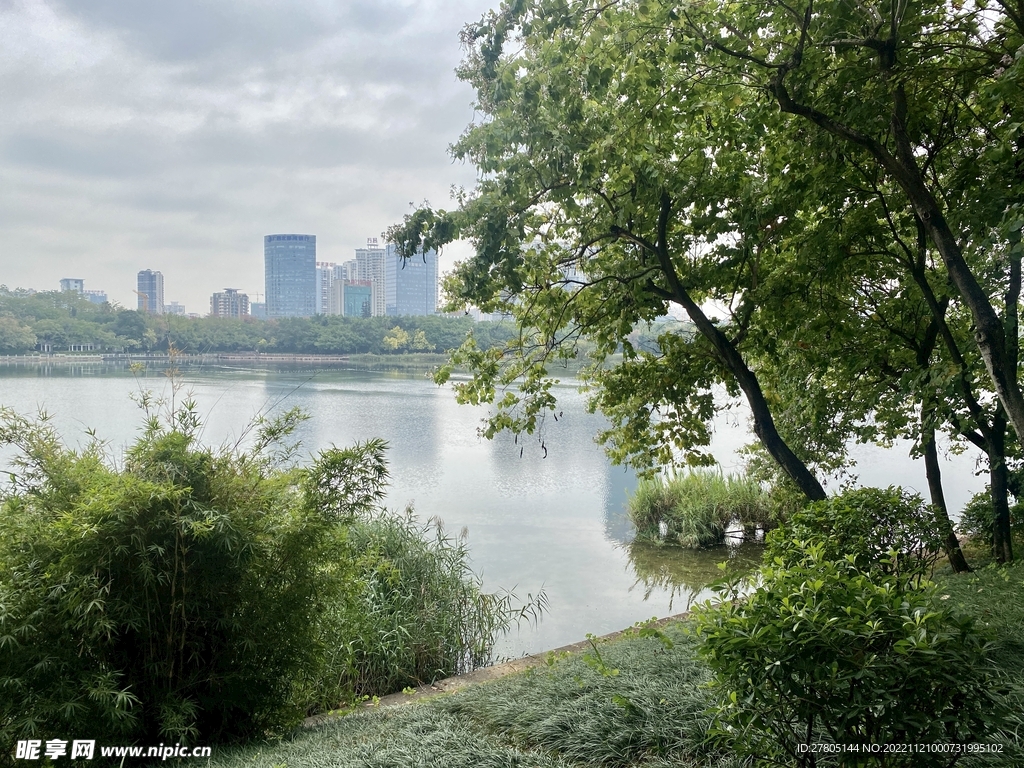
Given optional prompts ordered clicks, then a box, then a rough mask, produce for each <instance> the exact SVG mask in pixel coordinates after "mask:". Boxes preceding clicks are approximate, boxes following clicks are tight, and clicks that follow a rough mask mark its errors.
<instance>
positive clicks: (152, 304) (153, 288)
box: [135, 269, 164, 315]
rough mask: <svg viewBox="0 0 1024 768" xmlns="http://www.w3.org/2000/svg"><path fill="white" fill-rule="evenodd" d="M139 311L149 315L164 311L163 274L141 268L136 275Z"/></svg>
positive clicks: (159, 313) (160, 313)
mask: <svg viewBox="0 0 1024 768" xmlns="http://www.w3.org/2000/svg"><path fill="white" fill-rule="evenodd" d="M138 286H139V289H138V290H137V291H135V294H136V296H138V297H139V312H148V313H149V314H151V315H162V314H163V313H164V276H163V274H162V273H160V272H156V271H154V270H152V269H143V270H142V271H141V272H139V275H138Z"/></svg>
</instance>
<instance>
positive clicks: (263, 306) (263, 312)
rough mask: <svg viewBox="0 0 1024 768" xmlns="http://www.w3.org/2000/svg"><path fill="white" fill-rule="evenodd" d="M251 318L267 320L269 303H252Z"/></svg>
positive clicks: (250, 308) (250, 307) (250, 304)
mask: <svg viewBox="0 0 1024 768" xmlns="http://www.w3.org/2000/svg"><path fill="white" fill-rule="evenodd" d="M249 316H250V317H258V318H259V319H260V320H266V319H267V303H266V302H265V301H250V302H249Z"/></svg>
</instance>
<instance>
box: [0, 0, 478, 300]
mask: <svg viewBox="0 0 1024 768" xmlns="http://www.w3.org/2000/svg"><path fill="white" fill-rule="evenodd" d="M490 5H491V2H489V0H487V1H485V0H480V1H477V0H449V1H448V2H445V3H439V2H427V1H425V0H422V1H420V0H413V1H412V2H387V1H386V0H384V1H382V2H379V3H368V2H367V3H363V2H337V3H333V2H330V1H328V2H325V3H317V4H315V5H314V4H310V5H309V6H305V5H301V4H299V5H296V4H289V3H283V2H274V0H272V1H271V2H269V3H265V4H260V5H259V6H258V7H252V6H248V5H244V4H240V3H235V2H232V1H231V0H227V2H225V3H222V4H217V6H216V7H214V6H200V5H196V4H191V3H185V4H182V5H174V6H166V7H160V8H151V9H146V10H143V9H142V8H141V7H138V6H136V5H133V4H130V3H124V2H122V1H121V0H111V2H105V3H100V4H70V3H66V2H64V1H63V0H45V1H44V0H26V1H25V2H23V3H17V4H8V5H4V6H3V8H0V40H2V41H3V45H0V88H3V90H4V93H5V98H6V100H7V101H6V105H7V109H5V110H4V113H3V115H0V177H2V179H3V182H4V183H3V184H0V210H3V211H4V212H5V214H4V216H3V217H2V218H0V228H2V231H3V233H4V238H2V240H0V241H2V242H3V244H4V245H3V247H2V248H0V283H4V284H6V285H8V286H9V287H10V288H12V289H13V288H17V287H23V288H34V289H36V290H53V289H54V288H52V287H51V286H55V285H56V284H57V281H58V280H59V279H61V278H64V277H83V278H84V279H86V281H87V283H88V284H89V285H91V286H98V287H101V288H102V289H103V290H105V291H106V292H107V294H108V297H109V299H110V300H111V301H114V302H116V303H118V304H120V305H122V306H125V307H134V306H135V305H136V303H137V297H136V295H135V294H134V293H133V289H134V288H135V282H134V276H135V275H136V274H137V273H138V272H139V271H140V270H143V269H153V270H158V271H160V272H162V274H163V275H164V279H165V283H166V291H167V299H172V300H174V301H177V302H179V304H184V305H185V306H186V307H187V308H188V309H189V311H198V312H200V313H205V311H206V308H207V307H208V302H209V299H210V296H211V293H212V292H214V291H216V290H219V289H220V288H221V287H223V286H225V285H231V286H238V287H239V288H240V289H241V290H244V291H245V292H247V293H248V294H249V295H250V297H252V298H256V294H258V293H259V294H262V293H263V290H262V288H261V286H262V284H263V264H262V258H261V256H262V254H261V253H260V252H259V249H258V246H255V245H254V243H258V236H259V235H262V234H263V233H265V232H286V231H287V232H293V231H299V232H316V233H317V235H318V236H319V238H320V250H319V251H318V258H319V260H321V261H327V262H339V263H340V262H344V261H347V260H350V259H351V253H352V251H353V250H354V249H355V248H357V247H359V246H360V245H361V244H362V243H363V242H364V241H365V239H366V237H367V235H370V236H374V235H376V236H379V235H380V233H381V232H382V231H383V230H384V229H385V228H386V227H388V226H389V225H390V224H392V223H395V222H397V221H399V220H401V218H402V216H403V215H404V214H405V213H407V212H408V211H409V210H410V207H409V205H410V203H411V202H415V203H416V204H419V202H421V201H422V200H424V199H428V200H430V201H431V202H433V203H434V204H436V205H441V206H445V205H448V204H449V202H450V201H449V189H450V187H451V186H452V185H456V186H459V185H470V184H472V183H473V180H474V179H475V172H474V169H473V168H472V167H471V166H467V165H463V164H453V163H452V162H451V159H450V158H449V157H448V155H447V151H446V148H447V146H448V144H449V143H450V142H451V141H452V140H453V139H454V138H455V137H457V136H458V135H459V134H460V133H461V132H462V130H463V129H464V128H465V126H466V125H467V124H468V123H469V122H471V121H472V119H473V107H472V99H473V95H472V90H471V89H470V88H469V87H468V86H466V85H464V84H462V83H460V82H459V81H458V80H457V78H456V77H455V75H454V73H453V70H454V68H455V66H457V64H458V62H459V59H460V57H461V50H460V46H459V39H458V33H459V30H460V29H461V27H462V26H463V25H464V24H465V23H466V22H469V21H472V20H475V19H477V18H479V17H480V15H481V14H482V13H483V12H484V11H486V10H487V8H488V7H490ZM197 30H199V31H200V32H199V33H197ZM381 51H386V54H384V55H382V54H381ZM369 53H372V55H368V54H369ZM460 248H462V249H463V250H462V251H461V252H460ZM465 254H466V249H465V247H464V246H454V247H452V248H450V249H446V251H445V253H443V254H442V255H441V271H442V272H443V271H445V270H446V269H447V268H449V267H450V265H451V263H452V262H453V261H454V260H455V259H457V258H464V257H465ZM196 275H203V276H204V277H203V279H201V280H197V279H196Z"/></svg>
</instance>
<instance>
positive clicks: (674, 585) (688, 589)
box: [625, 541, 764, 612]
mask: <svg viewBox="0 0 1024 768" xmlns="http://www.w3.org/2000/svg"><path fill="white" fill-rule="evenodd" d="M625 548H626V552H627V555H628V557H629V565H630V567H631V568H632V569H633V572H634V573H635V574H636V582H635V583H634V584H633V586H632V587H631V588H630V591H633V590H637V589H639V590H641V591H642V593H643V598H644V600H649V599H650V598H651V596H652V595H653V594H655V593H661V595H660V596H661V597H664V595H667V596H668V604H669V608H670V610H673V611H680V612H682V611H687V610H689V609H690V607H691V606H692V605H693V604H694V603H696V602H699V601H700V600H703V599H705V598H706V597H707V596H708V592H709V589H708V588H709V586H710V585H711V584H713V583H714V582H716V581H718V580H720V579H722V578H723V576H725V575H726V574H727V573H729V574H746V573H749V572H750V571H752V570H754V568H756V567H757V566H758V564H759V563H760V562H761V554H762V553H763V552H764V545H763V544H759V543H756V542H751V541H744V542H742V543H740V544H737V545H732V546H731V545H723V546H720V547H711V548H709V549H700V550H692V549H681V548H679V547H670V546H664V545H659V544H648V543H645V542H639V541H633V542H630V543H629V544H627V545H625ZM721 563H725V564H726V570H725V571H723V570H722V569H721V567H720V564H721Z"/></svg>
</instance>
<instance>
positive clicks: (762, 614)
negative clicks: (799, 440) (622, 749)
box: [697, 546, 999, 766]
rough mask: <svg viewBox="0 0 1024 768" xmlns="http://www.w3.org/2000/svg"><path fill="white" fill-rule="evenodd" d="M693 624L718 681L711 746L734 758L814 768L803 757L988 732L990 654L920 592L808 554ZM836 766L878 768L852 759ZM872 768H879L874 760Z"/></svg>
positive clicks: (906, 760)
mask: <svg viewBox="0 0 1024 768" xmlns="http://www.w3.org/2000/svg"><path fill="white" fill-rule="evenodd" d="M737 597H738V592H736V591H735V587H734V591H732V592H727V594H726V598H728V599H726V600H724V601H722V602H720V603H719V604H718V605H715V606H710V605H708V606H706V607H704V608H702V609H700V610H699V611H698V615H697V623H698V629H697V632H698V635H699V636H700V637H701V638H702V639H703V644H702V646H701V649H700V653H701V656H702V657H703V658H704V659H705V660H706V661H707V663H708V664H709V665H710V666H711V668H712V670H713V671H714V672H715V674H716V682H715V684H714V685H715V689H716V691H717V695H718V705H717V708H716V710H715V716H716V724H715V727H714V729H713V733H714V734H715V735H716V737H717V739H718V740H720V742H721V743H722V744H723V745H725V746H727V747H728V748H731V749H734V750H736V751H737V752H739V753H740V754H744V755H752V756H757V757H759V758H760V759H762V760H765V761H766V762H769V761H777V762H779V763H781V764H794V763H795V764H796V765H798V766H809V765H814V764H815V760H814V758H815V757H817V758H818V760H821V756H820V755H818V756H815V755H813V754H807V753H801V751H800V749H801V748H800V746H799V745H801V744H809V743H814V742H819V743H821V742H831V743H836V744H851V745H861V746H863V745H865V744H885V743H915V744H938V743H954V742H961V743H962V742H970V741H980V740H983V739H984V737H985V735H986V734H987V733H988V732H989V729H990V728H991V727H992V726H993V724H994V723H995V722H996V721H997V720H998V719H999V715H998V713H997V704H996V699H995V698H994V697H993V695H992V694H991V692H990V690H991V687H992V682H993V675H992V674H991V673H990V671H989V669H988V667H987V663H986V651H987V644H986V642H985V640H984V639H983V638H982V636H981V635H980V634H979V632H978V631H977V629H976V627H975V625H974V623H973V622H972V620H970V619H968V618H963V617H961V616H958V615H957V614H955V613H953V612H952V611H950V610H948V609H945V608H942V607H940V605H941V604H940V603H938V602H937V601H936V599H935V594H934V592H933V590H931V589H914V588H908V585H907V582H905V581H904V580H902V579H899V578H896V577H894V576H891V575H885V574H882V573H881V572H880V571H877V570H863V569H861V568H860V567H858V565H857V564H856V562H855V558H854V557H852V556H851V557H849V558H847V559H840V560H838V561H832V560H830V559H828V558H827V557H826V556H825V554H824V547H822V546H811V547H809V548H805V549H804V550H803V557H802V558H801V559H800V560H799V561H797V562H795V563H794V564H792V565H791V566H790V567H788V568H784V567H772V566H766V567H764V568H763V569H762V571H761V583H760V585H759V586H758V588H757V590H756V591H755V592H753V594H751V595H749V597H747V598H746V599H743V600H737V599H736V598H737ZM885 757H886V758H888V761H887V762H885V763H884V764H885V765H915V766H917V765H948V764H950V757H951V756H950V755H949V754H930V755H929V754H908V755H898V754H897V755H886V756H885ZM837 762H838V763H839V764H846V765H853V764H858V765H859V764H875V763H873V762H872V761H871V759H870V758H869V757H868V756H867V755H865V754H857V753H853V754H849V755H846V756H845V757H844V758H842V759H840V760H837ZM876 762H877V764H882V763H881V762H880V761H879V760H878V759H877V758H876Z"/></svg>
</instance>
